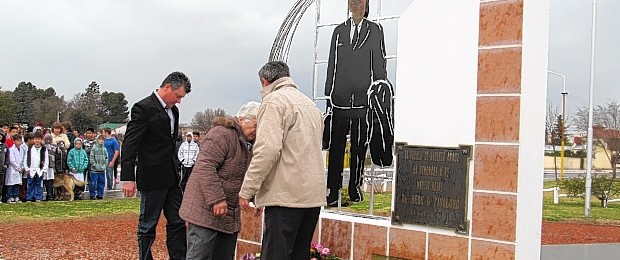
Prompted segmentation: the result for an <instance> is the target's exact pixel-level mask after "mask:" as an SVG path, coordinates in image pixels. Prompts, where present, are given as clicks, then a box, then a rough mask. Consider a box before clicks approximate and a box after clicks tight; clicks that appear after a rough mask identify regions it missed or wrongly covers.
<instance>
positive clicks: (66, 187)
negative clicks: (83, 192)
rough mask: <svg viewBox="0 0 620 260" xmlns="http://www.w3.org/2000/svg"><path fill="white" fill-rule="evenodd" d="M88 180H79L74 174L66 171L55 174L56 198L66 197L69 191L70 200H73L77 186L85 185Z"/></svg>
mask: <svg viewBox="0 0 620 260" xmlns="http://www.w3.org/2000/svg"><path fill="white" fill-rule="evenodd" d="M84 185H86V182H83V181H79V180H77V179H76V178H75V177H74V176H73V175H69V174H66V173H60V174H54V186H53V187H54V191H55V192H54V193H55V194H56V199H60V200H62V199H64V195H65V192H69V201H73V196H74V193H73V189H74V188H75V186H80V187H84Z"/></svg>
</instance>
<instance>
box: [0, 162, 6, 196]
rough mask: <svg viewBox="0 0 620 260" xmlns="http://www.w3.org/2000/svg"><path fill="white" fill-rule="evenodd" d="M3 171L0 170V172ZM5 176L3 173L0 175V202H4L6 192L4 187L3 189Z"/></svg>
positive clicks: (0, 166)
mask: <svg viewBox="0 0 620 260" xmlns="http://www.w3.org/2000/svg"><path fill="white" fill-rule="evenodd" d="M0 168H2V165H1V164H0ZM1 170H3V169H0V171H1ZM4 176H6V175H5V174H4V173H0V202H3V203H4V202H6V191H5V189H6V188H5V187H4V180H5V177H4Z"/></svg>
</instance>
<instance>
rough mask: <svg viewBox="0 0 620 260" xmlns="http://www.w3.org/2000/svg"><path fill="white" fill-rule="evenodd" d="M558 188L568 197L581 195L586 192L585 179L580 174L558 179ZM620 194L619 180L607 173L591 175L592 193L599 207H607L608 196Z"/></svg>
mask: <svg viewBox="0 0 620 260" xmlns="http://www.w3.org/2000/svg"><path fill="white" fill-rule="evenodd" d="M560 188H561V189H562V190H563V191H564V192H566V193H567V194H568V196H570V197H583V196H584V194H585V193H586V179H585V178H584V177H582V176H579V177H577V178H571V179H564V180H562V181H560ZM618 194H620V180H618V179H613V178H611V177H610V176H609V175H607V174H599V175H595V176H593V177H592V195H593V196H594V197H596V198H597V199H599V200H600V201H601V207H607V201H608V200H609V198H610V197H612V196H616V195H618Z"/></svg>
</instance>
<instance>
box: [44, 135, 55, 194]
mask: <svg viewBox="0 0 620 260" xmlns="http://www.w3.org/2000/svg"><path fill="white" fill-rule="evenodd" d="M53 141H54V138H53V137H52V135H51V134H46V135H44V136H43V143H44V145H45V149H46V150H47V155H48V161H49V168H48V169H47V174H45V175H44V176H43V186H45V192H46V193H47V196H46V197H45V200H46V201H51V200H53V199H54V172H55V169H56V154H57V151H56V150H57V149H58V146H56V145H55V144H53V143H52V142H53Z"/></svg>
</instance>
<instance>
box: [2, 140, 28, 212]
mask: <svg viewBox="0 0 620 260" xmlns="http://www.w3.org/2000/svg"><path fill="white" fill-rule="evenodd" d="M11 138H12V139H13V140H14V142H13V146H11V148H9V165H8V166H9V167H8V169H7V173H6V181H5V182H4V185H6V186H7V197H8V200H7V202H8V203H16V202H21V201H20V200H19V198H18V196H19V189H20V187H21V184H22V172H24V164H25V162H26V149H24V148H23V147H22V136H21V135H20V134H15V135H13V136H12V137H11Z"/></svg>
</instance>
